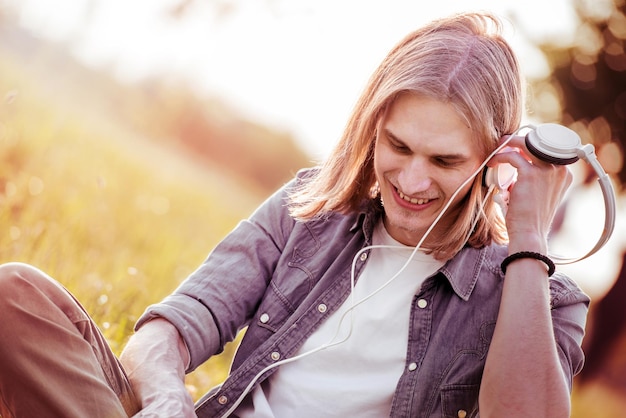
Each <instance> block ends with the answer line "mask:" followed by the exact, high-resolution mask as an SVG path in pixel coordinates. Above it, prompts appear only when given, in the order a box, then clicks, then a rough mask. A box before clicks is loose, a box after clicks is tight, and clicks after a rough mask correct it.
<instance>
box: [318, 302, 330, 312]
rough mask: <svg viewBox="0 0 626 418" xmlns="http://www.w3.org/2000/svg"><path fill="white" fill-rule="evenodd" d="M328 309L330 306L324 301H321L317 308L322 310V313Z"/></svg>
mask: <svg viewBox="0 0 626 418" xmlns="http://www.w3.org/2000/svg"><path fill="white" fill-rule="evenodd" d="M327 309H328V307H327V306H326V304H324V303H320V304H319V305H317V310H318V311H320V312H321V313H324V312H326V310H327Z"/></svg>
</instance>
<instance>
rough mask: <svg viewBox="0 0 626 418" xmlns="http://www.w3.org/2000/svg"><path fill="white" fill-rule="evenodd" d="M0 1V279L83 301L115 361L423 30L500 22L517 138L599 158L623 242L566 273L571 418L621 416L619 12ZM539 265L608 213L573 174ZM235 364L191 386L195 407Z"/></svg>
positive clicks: (322, 152)
mask: <svg viewBox="0 0 626 418" xmlns="http://www.w3.org/2000/svg"><path fill="white" fill-rule="evenodd" d="M424 3H425V2H416V1H408V0H407V1H400V0H392V1H383V0H367V1H357V0H338V1H336V0H332V1H331V0H317V1H311V0H135V1H133V2H128V1H122V0H56V1H54V2H48V1H44V0H0V202H1V204H0V222H1V225H2V229H0V231H1V233H0V262H5V261H14V260H17V261H24V262H28V263H32V264H35V265H37V266H39V267H40V268H42V269H43V270H45V271H47V272H48V273H50V274H51V275H52V276H54V277H56V278H57V279H58V280H59V281H61V282H62V283H63V284H64V285H65V286H66V287H68V288H69V289H70V290H71V291H72V292H73V293H74V294H76V295H77V296H78V298H79V300H81V301H82V302H83V303H84V305H85V306H86V308H87V310H88V311H89V312H91V313H92V315H93V317H94V319H95V320H96V322H97V323H98V324H99V325H100V326H101V328H102V329H103V332H104V333H105V336H106V337H107V339H108V340H109V341H110V343H111V345H112V347H113V349H114V351H115V352H116V353H119V352H120V351H121V348H122V347H123V345H124V343H125V341H126V340H127V338H128V336H129V335H130V334H131V333H132V326H133V324H134V321H135V320H136V319H137V317H138V316H139V315H140V314H141V313H142V312H143V310H144V309H145V307H146V306H147V305H149V304H151V303H155V302H157V301H159V300H160V299H161V298H162V297H164V296H165V295H166V294H168V293H169V292H171V291H172V290H173V289H174V288H175V287H176V286H177V285H178V284H179V283H180V281H182V280H183V279H184V278H185V277H186V276H187V275H188V274H189V273H191V272H192V271H193V269H195V267H196V266H197V265H198V264H200V263H201V262H202V261H203V260H204V258H205V257H206V255H207V254H208V252H209V251H210V249H211V248H212V247H213V246H214V245H215V244H216V243H217V242H218V241H219V240H220V239H221V238H222V237H223V236H224V235H225V234H226V233H228V231H230V230H231V229H232V228H233V227H234V226H235V225H236V223H237V222H238V221H239V220H240V219H241V218H242V217H246V216H248V215H249V214H250V212H251V211H252V210H253V209H254V208H255V207H256V206H257V205H258V204H259V203H260V202H261V201H262V200H263V199H265V198H266V197H267V196H268V195H269V194H270V193H272V192H273V191H274V190H275V189H276V188H277V187H279V186H280V185H282V184H283V183H284V182H286V181H288V180H289V179H290V178H291V177H292V176H293V174H294V173H295V171H296V170H297V169H298V168H301V167H305V166H311V165H314V164H315V163H316V162H319V161H320V160H321V159H323V158H324V157H325V156H326V155H327V154H328V152H329V151H330V149H331V147H332V145H333V143H334V142H335V141H336V140H337V139H338V138H339V136H340V135H341V132H342V129H343V126H344V123H345V121H346V120H347V118H348V115H349V113H350V112H351V110H352V105H353V104H354V102H355V101H356V98H357V96H358V95H359V93H360V90H361V88H362V87H363V86H364V84H365V82H366V80H367V79H368V77H369V75H370V74H371V73H372V71H373V70H374V68H375V67H376V65H377V64H378V62H379V61H380V60H381V59H382V58H383V57H384V55H385V54H386V53H387V51H388V50H389V49H390V48H391V47H392V46H393V45H394V44H395V43H396V42H397V41H398V40H399V39H400V38H401V37H403V36H404V35H405V34H406V33H408V32H409V31H411V30H413V29H415V28H416V27H418V26H420V25H421V24H423V23H425V22H426V21H428V20H431V19H433V18H436V17H440V16H445V15H449V14H451V13H455V12H460V11H468V10H470V11H471V10H489V11H492V12H494V13H495V14H497V15H499V16H500V17H501V18H503V20H504V23H505V36H506V37H507V39H508V40H509V41H510V42H511V44H512V45H513V47H514V48H515V50H516V51H517V53H518V55H519V58H520V61H521V63H522V67H523V70H524V72H525V75H526V77H527V83H528V95H527V96H528V97H527V109H528V110H527V114H526V115H525V122H526V123H541V122H559V123H562V124H564V125H566V126H568V127H570V128H572V129H574V130H575V131H577V132H578V133H579V134H580V135H581V137H582V138H583V142H585V143H592V144H594V146H595V147H596V153H597V154H598V156H599V158H600V161H601V163H602V165H603V166H604V168H605V170H606V171H607V172H609V173H610V175H611V177H612V179H613V181H614V187H615V190H616V193H617V196H618V219H617V225H616V230H615V233H614V235H613V237H612V238H611V240H610V241H609V243H608V244H607V245H606V246H605V247H604V248H603V249H602V250H601V251H600V252H599V253H597V254H595V255H593V256H592V257H590V258H588V259H586V260H583V261H581V262H579V263H575V264H573V265H566V266H562V267H561V269H562V270H563V271H565V272H566V273H568V274H569V275H570V276H571V277H572V278H574V279H575V280H576V281H577V282H578V283H579V284H580V285H581V287H582V288H583V289H584V290H585V291H586V292H587V293H588V294H589V295H590V296H591V297H592V300H593V302H592V306H591V311H590V316H589V323H588V329H587V337H586V340H585V351H586V353H587V363H586V366H585V369H584V370H583V372H582V373H581V374H580V375H579V376H578V377H577V378H576V382H575V387H574V393H573V414H572V416H573V417H617V416H621V414H622V413H623V411H624V410H625V408H626V303H624V301H626V278H625V277H624V276H625V275H626V273H625V271H624V261H625V248H626V243H625V238H626V234H624V232H626V229H625V228H626V227H625V226H624V221H623V219H624V217H623V211H624V193H623V184H624V181H626V172H625V171H624V166H623V158H624V144H625V141H626V54H625V52H624V43H625V41H626V15H625V13H626V6H625V1H624V0H551V1H549V2H548V1H539V0H526V1H524V2H518V1H509V0H468V1H465V2H463V5H462V6H459V3H460V2H458V1H454V0H439V1H437V2H428V3H433V4H424ZM572 169H573V170H574V172H575V175H576V181H575V184H574V187H572V190H571V192H570V193H569V195H568V199H567V201H566V202H565V204H564V206H563V208H562V211H561V215H562V216H561V217H560V218H559V220H558V222H557V223H556V224H555V225H554V233H553V236H552V238H551V251H553V252H558V253H561V254H562V255H566V256H572V257H573V256H577V255H582V254H584V253H586V251H588V250H589V249H590V248H591V247H592V246H593V245H594V244H595V242H596V240H597V238H598V237H599V236H600V234H601V231H602V227H603V224H604V209H603V206H602V198H601V193H600V190H599V187H598V185H597V182H596V181H595V179H594V178H593V176H592V173H591V172H590V171H589V170H588V169H587V167H586V166H585V165H584V164H583V163H580V164H579V163H577V164H575V165H573V166H572ZM233 347H234V344H233V346H232V347H228V349H227V350H226V352H225V353H223V354H222V355H220V356H218V357H215V358H214V359H212V360H210V361H209V362H208V363H207V364H206V365H204V366H202V367H201V368H199V369H198V370H197V371H195V372H194V373H192V374H191V375H189V377H188V387H189V390H190V391H191V392H192V394H193V396H194V398H197V397H199V396H200V395H201V393H203V392H204V391H205V390H207V389H208V388H209V387H211V386H213V385H215V384H216V383H219V382H220V381H221V380H222V379H223V378H224V377H225V375H226V373H227V371H228V365H229V361H230V358H231V356H232V352H233Z"/></svg>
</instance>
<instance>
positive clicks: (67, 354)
mask: <svg viewBox="0 0 626 418" xmlns="http://www.w3.org/2000/svg"><path fill="white" fill-rule="evenodd" d="M138 409H139V406H138V405H137V402H136V400H135V397H134V395H133V393H132V390H131V388H130V384H129V382H128V378H127V377H126V374H125V373H124V370H123V369H122V366H121V364H120V363H119V362H118V360H117V358H116V357H115V355H114V354H113V353H112V352H111V349H110V348H109V346H108V345H107V342H106V341H105V339H104V337H103V336H102V334H101V333H100V331H99V329H98V327H97V326H96V325H95V324H94V322H93V321H92V320H91V318H90V317H89V315H88V314H87V313H86V312H85V310H84V309H83V307H82V306H81V305H80V304H79V303H78V302H77V301H76V300H75V299H74V298H73V297H72V296H71V295H70V294H69V292H67V291H66V290H65V289H64V288H63V287H62V286H61V285H60V284H59V283H57V282H56V281H54V280H53V279H51V278H50V277H48V276H47V275H45V274H44V273H42V272H41V271H39V270H37V269H35V268H33V267H31V266H28V265H25V264H18V263H11V264H4V265H2V266H0V415H1V416H2V418H12V417H16V418H19V417H38V418H46V417H63V418H74V417H76V418H86V417H89V418H100V417H101V418H117V417H128V416H132V415H133V414H134V413H135V412H137V411H138Z"/></svg>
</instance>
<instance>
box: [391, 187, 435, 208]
mask: <svg viewBox="0 0 626 418" xmlns="http://www.w3.org/2000/svg"><path fill="white" fill-rule="evenodd" d="M398 195H399V196H400V198H402V199H403V200H406V201H407V202H410V203H412V204H414V205H423V204H425V203H428V202H429V201H430V199H416V198H414V197H409V196H407V195H405V194H404V193H402V192H401V191H399V190H398Z"/></svg>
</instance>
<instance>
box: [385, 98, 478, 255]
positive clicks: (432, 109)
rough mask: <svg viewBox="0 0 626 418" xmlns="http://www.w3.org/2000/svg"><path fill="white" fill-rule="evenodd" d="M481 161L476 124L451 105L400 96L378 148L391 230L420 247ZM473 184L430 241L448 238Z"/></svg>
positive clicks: (440, 223) (465, 190)
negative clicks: (449, 231) (447, 230)
mask: <svg viewBox="0 0 626 418" xmlns="http://www.w3.org/2000/svg"><path fill="white" fill-rule="evenodd" d="M481 162H482V159H481V156H480V155H479V150H478V148H477V147H476V145H475V141H474V140H473V135H472V131H471V129H470V127H469V126H468V125H467V124H466V123H465V121H464V120H463V119H462V118H461V117H460V116H459V114H458V113H457V111H456V110H455V108H454V107H453V106H452V105H451V104H448V103H444V102H441V101H438V100H434V99H431V98H427V97H423V96H418V95H415V94H402V95H400V96H399V97H398V98H397V99H396V100H395V101H394V103H393V104H392V105H391V106H390V108H389V109H388V111H387V113H386V115H385V118H384V120H383V121H382V123H380V124H379V129H378V131H377V135H376V148H375V151H374V170H375V172H376V179H377V180H378V183H379V185H380V193H381V197H382V200H383V202H384V207H385V218H384V222H385V227H386V229H387V231H388V232H389V234H390V235H391V236H392V237H393V238H395V239H396V240H398V241H400V242H401V243H403V244H406V245H416V244H417V243H418V242H419V240H420V239H421V238H422V236H423V235H424V232H426V230H427V229H428V228H429V227H430V225H431V224H432V222H433V221H434V220H435V218H436V217H437V215H438V214H439V212H440V211H441V209H442V208H443V207H444V205H445V204H446V202H447V201H448V200H449V199H450V197H451V196H452V195H453V194H454V192H455V191H456V190H457V188H458V187H459V186H460V185H461V184H462V183H463V182H464V181H465V180H466V179H467V178H468V177H469V176H470V175H472V173H473V172H474V171H475V170H476V169H477V168H478V166H479V165H480V164H481ZM471 185H472V183H471V182H470V183H469V184H468V185H466V186H465V188H464V189H463V190H462V192H461V193H459V194H458V195H457V197H456V198H455V201H454V203H453V204H452V205H451V206H450V208H448V210H447V211H446V214H445V215H444V216H443V218H442V219H441V220H440V221H439V222H438V224H437V227H436V228H435V229H434V231H433V233H431V234H430V236H429V239H427V240H426V242H428V241H431V240H433V239H437V237H441V236H443V235H444V234H445V231H446V229H447V228H449V227H450V226H451V225H452V224H453V223H454V221H455V219H456V217H457V216H458V212H459V208H460V201H461V200H462V199H463V198H464V197H465V196H466V195H467V193H468V191H469V190H470V188H471ZM425 247H428V245H425Z"/></svg>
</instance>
